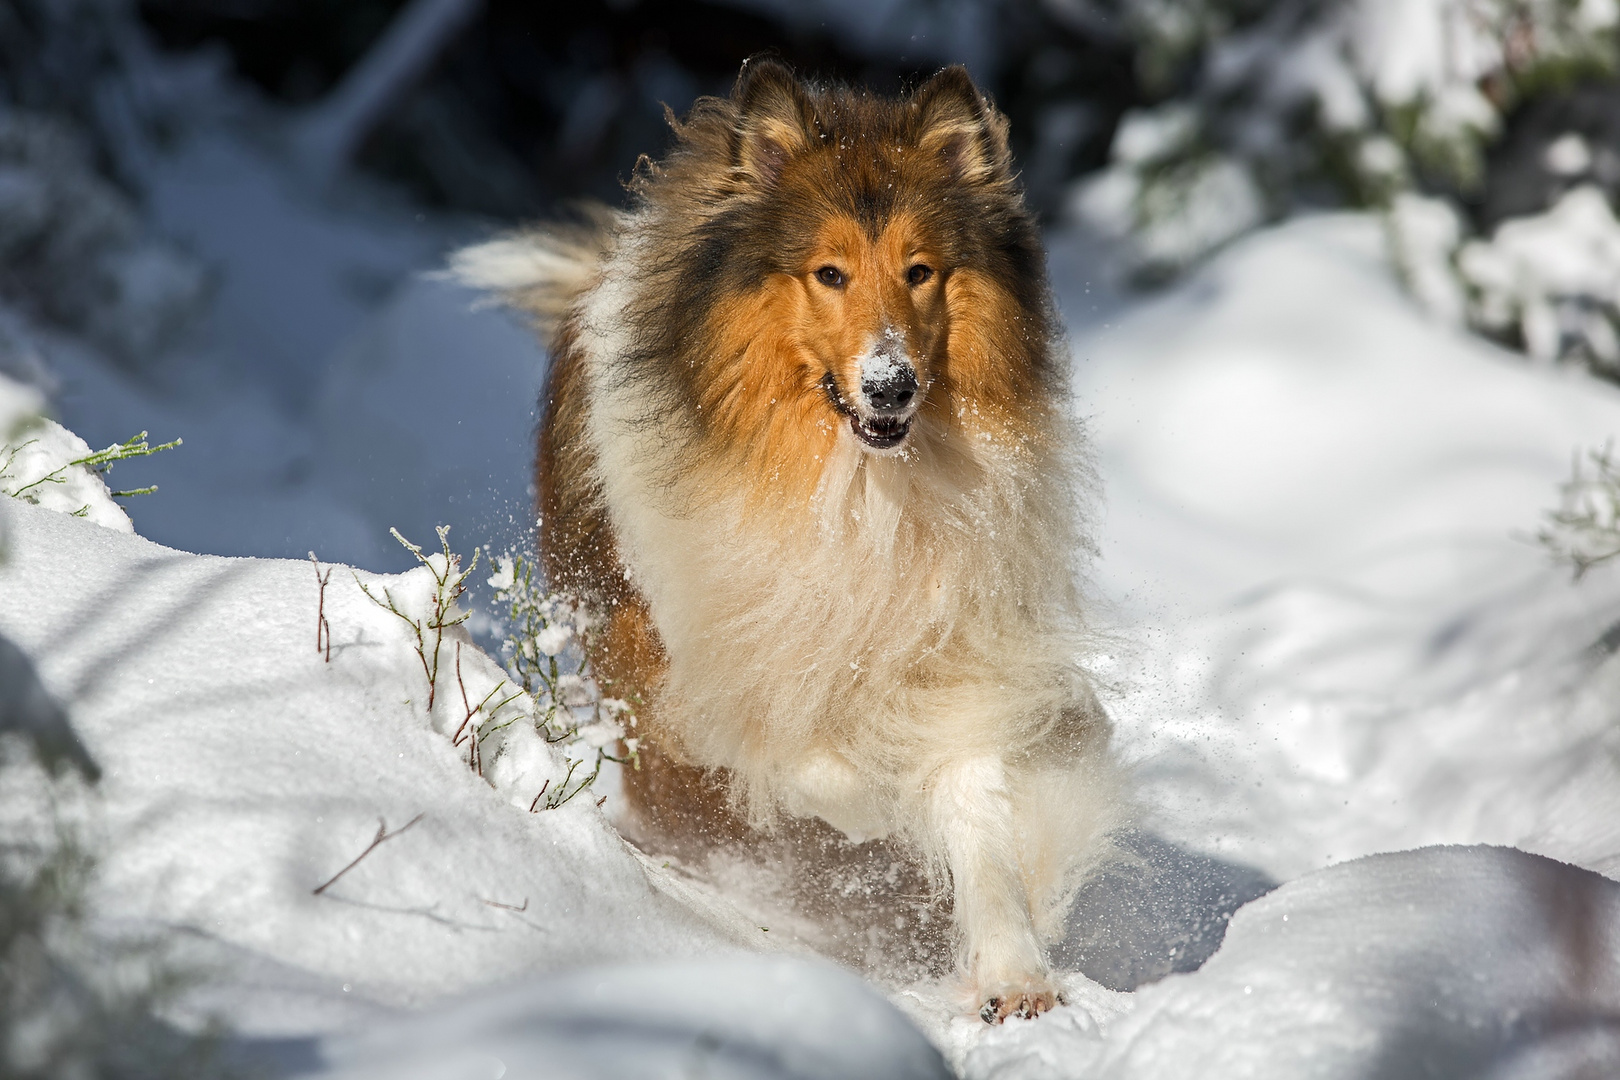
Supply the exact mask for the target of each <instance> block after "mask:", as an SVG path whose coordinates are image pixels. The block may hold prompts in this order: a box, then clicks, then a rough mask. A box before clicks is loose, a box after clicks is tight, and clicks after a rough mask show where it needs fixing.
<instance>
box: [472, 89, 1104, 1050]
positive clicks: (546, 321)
mask: <svg viewBox="0 0 1620 1080" xmlns="http://www.w3.org/2000/svg"><path fill="white" fill-rule="evenodd" d="M671 124H672V127H673V130H674V143H673V146H672V147H671V148H670V150H669V151H668V152H667V153H666V154H665V155H664V156H663V157H662V158H661V159H659V160H658V161H656V162H654V161H651V160H649V159H643V161H642V162H641V163H640V164H639V165H638V167H637V170H636V173H635V176H634V178H633V180H632V182H631V184H630V190H631V205H630V207H629V208H628V209H627V210H626V211H623V212H620V213H616V214H614V213H607V212H599V213H597V214H596V216H595V217H594V218H593V219H592V220H591V221H590V222H587V223H586V224H585V225H584V226H580V227H575V228H571V229H557V230H537V231H530V232H527V233H523V234H519V235H518V236H515V237H513V238H509V239H506V240H500V241H495V242H493V243H491V244H487V245H483V246H482V247H479V248H474V249H470V250H469V251H467V252H464V253H462V254H461V255H459V256H458V257H457V260H456V262H455V267H456V269H457V270H458V271H459V272H460V273H461V275H462V276H463V278H465V279H466V280H469V281H471V282H473V283H475V284H479V285H482V286H484V287H487V288H491V289H494V290H496V291H498V292H501V293H502V294H504V295H505V296H506V297H507V298H508V299H509V300H510V301H511V302H513V303H514V304H516V305H518V306H520V307H523V308H525V309H526V310H528V311H530V312H531V313H532V314H533V315H534V316H535V318H536V320H537V322H538V323H539V324H540V325H541V328H542V331H543V332H544V333H546V334H547V335H549V337H550V343H551V346H552V349H551V351H552V357H553V360H552V368H551V372H550V376H549V380H548V385H547V391H546V402H545V407H546V419H545V423H544V427H543V429H542V432H541V436H540V447H539V455H538V465H537V468H538V486H539V492H540V509H541V544H542V550H543V554H544V558H545V566H546V570H547V574H548V576H549V578H550V581H551V582H552V584H553V585H554V587H557V588H560V589H564V590H566V591H569V592H571V593H574V594H576V595H578V596H580V597H582V598H584V599H586V600H587V601H588V602H590V603H592V604H593V605H595V606H596V607H597V608H598V609H599V610H600V611H601V612H602V614H603V617H604V619H605V628H604V630H603V632H602V633H601V634H600V635H599V636H598V638H597V644H598V650H597V655H596V657H595V659H596V664H597V671H598V672H599V673H600V674H601V675H602V676H603V677H604V678H605V679H607V680H609V681H610V683H611V684H612V687H613V692H614V693H615V694H618V695H619V696H624V697H633V698H634V699H635V700H637V701H638V706H637V719H638V723H639V725H640V726H639V727H638V732H637V734H638V735H639V736H640V737H641V738H642V739H643V740H644V742H643V749H642V768H641V769H640V770H639V771H635V770H631V771H627V773H626V796H627V800H628V802H629V804H630V807H631V810H632V813H633V817H634V819H635V821H636V822H637V823H639V827H640V828H642V829H644V830H649V835H652V834H662V835H663V836H664V837H665V838H667V839H669V840H670V841H671V842H674V843H682V842H686V841H690V840H694V839H702V840H705V841H709V842H712V841H714V840H716V839H721V840H726V841H729V842H736V841H738V840H742V839H745V838H746V837H749V836H752V835H758V834H759V833H758V830H769V829H771V828H773V827H774V826H775V825H776V823H778V822H779V821H781V820H783V819H784V818H785V819H796V818H814V817H819V818H822V819H823V820H825V821H826V822H828V823H830V824H831V825H832V826H833V827H834V828H836V829H837V830H839V831H840V832H841V833H843V834H845V835H847V836H849V837H850V838H852V839H854V840H859V839H861V838H868V837H882V836H887V837H888V838H889V839H888V840H887V841H886V843H889V844H891V845H893V847H894V848H895V850H897V851H901V852H906V853H909V855H910V856H911V857H912V858H914V859H916V860H917V863H918V865H919V866H921V867H922V868H923V869H924V870H926V871H927V873H928V874H929V875H930V877H931V879H932V880H933V881H935V882H936V884H937V885H939V886H940V887H941V888H942V889H947V890H948V891H949V896H950V902H951V903H950V906H951V908H952V925H953V926H954V940H955V955H956V957H957V961H958V963H959V966H960V968H961V970H962V973H963V975H964V977H965V978H966V979H967V980H968V982H969V984H970V985H971V987H972V990H973V993H974V994H975V1007H977V1006H978V1005H981V1004H982V1005H984V1008H985V1010H986V1016H987V1017H989V1018H991V1019H995V1018H999V1017H1000V1016H1005V1015H1009V1014H1013V1013H1024V1014H1032V1013H1037V1012H1040V1011H1041V1010H1042V1009H1044V1008H1046V1007H1049V1006H1050V1005H1051V1003H1052V1001H1053V1000H1054V999H1055V990H1054V989H1053V983H1052V982H1051V976H1050V973H1049V971H1048V969H1047V966H1046V961H1045V958H1044V952H1043V949H1042V947H1041V945H1040V941H1039V939H1040V938H1041V936H1043V935H1045V936H1050V935H1051V934H1052V933H1053V932H1055V930H1057V929H1060V928H1061V923H1062V918H1063V915H1064V912H1065V910H1066V906H1067V900H1068V898H1069V897H1070V896H1072V892H1073V889H1074V887H1075V886H1076V885H1077V883H1078V880H1079V875H1081V874H1082V873H1084V871H1085V869H1086V867H1087V866H1088V865H1089V864H1090V862H1091V861H1092V860H1093V859H1094V858H1095V856H1096V853H1097V852H1098V851H1099V850H1100V846H1101V844H1102V842H1103V837H1104V836H1105V835H1106V833H1107V831H1108V829H1109V828H1110V826H1111V825H1112V823H1113V821H1114V807H1115V805H1116V799H1115V789H1116V779H1115V772H1114V770H1113V767H1112V763H1111V759H1110V758H1109V755H1108V751H1107V742H1108V722H1107V719H1106V716H1105V715H1104V714H1103V712H1102V710H1101V708H1100V706H1098V704H1097V701H1096V697H1095V695H1094V693H1093V692H1092V689H1091V684H1090V680H1089V678H1088V677H1087V675H1086V673H1085V671H1084V669H1083V668H1082V667H1081V666H1080V664H1079V660H1078V657H1079V656H1080V655H1081V654H1082V653H1083V652H1084V651H1085V650H1086V648H1087V647H1088V640H1089V637H1088V633H1089V632H1088V629H1087V625H1086V619H1085V616H1084V597H1083V594H1082V591H1081V586H1080V582H1081V580H1082V570H1083V566H1082V563H1083V560H1084V559H1085V558H1086V557H1087V556H1088V555H1089V552H1090V546H1089V542H1088V541H1087V539H1086V536H1085V533H1084V531H1083V530H1082V528H1081V517H1082V514H1083V512H1084V510H1085V508H1086V506H1087V505H1088V495H1087V491H1088V486H1087V485H1088V483H1089V476H1090V473H1089V469H1088V467H1087V464H1086V460H1085V456H1084V452H1083V441H1082V439H1081V433H1080V431H1079V429H1078V426H1077V425H1076V424H1075V422H1074V420H1073V418H1072V403H1071V402H1070V399H1069V397H1068V391H1067V386H1066V378H1067V374H1066V373H1067V365H1066V362H1065V359H1064V358H1065V353H1064V350H1063V348H1062V343H1061V337H1060V334H1059V330H1058V326H1057V323H1056V319H1055V317H1054V315H1053V311H1052V306H1051V301H1050V293H1049V289H1048V286H1047V282H1046V277H1045V264H1044V256H1043V253H1042V251H1041V247H1040V243H1039V236H1038V232H1037V229H1036V226H1035V223H1034V220H1033V219H1032V217H1031V216H1030V214H1029V213H1028V211H1027V209H1026V208H1025V206H1024V204H1023V199H1022V194H1021V192H1020V190H1019V187H1018V183H1017V180H1016V176H1015V174H1014V171H1013V167H1012V162H1011V157H1010V154H1009V152H1008V148H1007V128H1006V121H1005V119H1004V118H1003V117H1002V116H1001V115H1000V114H999V113H998V112H996V111H995V109H994V108H993V107H992V106H991V105H990V104H989V102H988V101H986V99H985V98H984V97H983V96H982V95H981V94H980V93H979V92H978V90H977V88H976V87H974V85H973V83H972V81H971V79H969V78H968V76H967V74H966V72H965V71H963V70H962V69H960V68H949V69H946V70H945V71H943V72H941V73H940V74H939V75H937V76H935V77H934V78H933V79H931V80H929V81H928V82H926V83H925V84H923V85H922V86H921V87H919V88H918V89H917V90H915V91H914V92H913V93H911V94H910V95H908V96H906V97H903V98H900V99H886V98H880V97H875V96H873V95H870V94H867V93H865V92H863V91H860V90H855V89H850V88H845V87H839V86H824V85H812V84H807V83H804V82H801V81H800V80H798V79H797V78H795V77H794V76H793V75H792V73H791V72H789V71H788V70H787V69H786V68H784V67H782V66H781V65H780V64H776V63H773V62H768V61H767V62H754V63H750V64H749V65H747V66H745V69H744V72H743V74H742V76H741V77H740V78H739V80H738V83H737V86H736V88H735V89H734V90H733V92H732V94H731V95H730V96H729V97H726V98H704V99H700V100H699V101H698V102H696V103H695V104H694V105H693V107H692V109H691V110H690V111H689V112H688V114H687V115H686V116H685V117H684V118H682V119H679V120H676V119H674V118H673V117H671ZM813 831H814V830H812V832H813ZM812 846H813V845H812ZM801 850H808V849H806V848H803V847H802V845H801Z"/></svg>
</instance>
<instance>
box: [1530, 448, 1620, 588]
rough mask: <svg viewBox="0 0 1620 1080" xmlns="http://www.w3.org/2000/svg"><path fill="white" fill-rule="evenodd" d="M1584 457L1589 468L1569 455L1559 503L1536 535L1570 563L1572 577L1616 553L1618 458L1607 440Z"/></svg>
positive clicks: (1619, 552) (1619, 551)
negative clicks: (1571, 461)
mask: <svg viewBox="0 0 1620 1080" xmlns="http://www.w3.org/2000/svg"><path fill="white" fill-rule="evenodd" d="M1587 459H1588V461H1587V464H1588V465H1589V466H1590V471H1588V470H1587V468H1586V467H1584V466H1583V465H1582V463H1581V461H1580V459H1579V458H1577V459H1576V460H1575V468H1574V470H1573V475H1572V476H1571V477H1570V479H1569V480H1568V481H1567V482H1566V483H1565V484H1564V485H1563V489H1562V492H1561V494H1562V498H1561V499H1560V502H1559V507H1558V509H1557V510H1554V511H1551V512H1550V513H1548V515H1547V524H1546V526H1545V527H1544V528H1543V529H1542V530H1541V532H1540V533H1539V534H1538V536H1537V538H1538V539H1539V540H1540V541H1541V543H1542V544H1543V545H1544V546H1545V547H1546V548H1547V550H1548V551H1550V552H1552V555H1553V558H1555V559H1557V560H1558V561H1559V562H1562V563H1568V564H1569V565H1570V566H1571V567H1572V568H1573V569H1574V571H1575V577H1576V578H1580V577H1582V576H1584V575H1585V574H1586V572H1587V571H1588V570H1590V569H1592V567H1594V566H1597V565H1599V564H1601V563H1606V562H1608V561H1610V560H1611V559H1613V558H1615V557H1616V556H1620V462H1617V461H1615V458H1614V447H1613V446H1605V447H1604V448H1603V449H1601V450H1592V451H1589V452H1588V453H1587Z"/></svg>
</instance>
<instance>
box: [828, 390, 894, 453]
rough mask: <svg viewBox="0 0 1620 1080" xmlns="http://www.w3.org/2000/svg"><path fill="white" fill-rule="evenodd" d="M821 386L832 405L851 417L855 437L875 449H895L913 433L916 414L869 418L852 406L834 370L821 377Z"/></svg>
mask: <svg viewBox="0 0 1620 1080" xmlns="http://www.w3.org/2000/svg"><path fill="white" fill-rule="evenodd" d="M821 388H822V389H823V390H824V391H826V393H827V400H828V401H830V402H832V407H833V408H835V409H837V410H838V411H839V412H840V413H843V414H844V415H845V416H847V417H849V429H850V430H851V431H853V432H854V433H855V437H856V438H857V439H859V440H861V442H863V443H865V444H866V445H867V446H870V447H871V448H872V449H874V450H893V449H894V448H895V447H897V446H899V445H900V444H901V443H903V442H905V441H906V436H907V435H910V434H911V421H912V420H913V419H914V416H907V417H905V418H904V419H902V418H901V417H898V416H874V417H872V418H871V419H870V420H867V419H865V418H863V417H862V416H861V414H860V413H858V412H856V411H855V410H854V409H852V408H850V406H849V403H848V402H847V401H845V400H844V395H843V394H841V393H840V392H839V390H838V380H837V379H836V378H834V377H833V373H832V372H830V371H829V372H827V374H825V375H823V376H822V377H821Z"/></svg>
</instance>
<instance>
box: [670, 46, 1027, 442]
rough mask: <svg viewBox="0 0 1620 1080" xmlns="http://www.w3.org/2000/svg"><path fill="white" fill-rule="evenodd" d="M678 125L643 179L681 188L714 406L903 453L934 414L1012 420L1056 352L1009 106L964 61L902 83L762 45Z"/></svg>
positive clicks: (685, 296) (742, 420) (689, 268)
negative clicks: (992, 98) (789, 64)
mask: <svg viewBox="0 0 1620 1080" xmlns="http://www.w3.org/2000/svg"><path fill="white" fill-rule="evenodd" d="M676 131H677V134H678V136H679V137H680V141H679V142H678V144H677V148H676V151H675V152H674V153H673V154H672V155H671V156H670V157H669V158H666V159H665V161H664V162H663V163H661V164H660V165H659V166H656V167H652V169H651V171H650V172H649V174H648V175H647V179H646V181H645V187H644V190H645V191H646V192H647V193H648V195H649V196H650V197H651V196H653V195H654V194H655V193H664V192H668V191H670V190H671V189H672V188H673V189H682V190H686V191H687V192H688V194H687V195H686V196H685V198H686V200H687V201H686V202H685V203H684V211H683V214H682V216H681V217H680V218H677V219H676V220H685V221H688V222H690V223H691V226H690V227H691V234H692V239H691V241H690V243H689V245H688V246H687V247H686V250H685V252H684V255H683V259H684V264H683V271H682V276H683V278H684V280H683V281H682V282H681V283H680V284H679V286H678V288H677V289H676V290H674V291H677V292H679V293H680V295H679V296H678V297H673V298H671V301H670V302H671V303H675V304H682V305H686V309H685V311H684V313H683V314H682V315H681V316H680V317H679V318H678V319H677V321H679V322H682V323H686V324H687V325H691V324H692V323H694V322H697V323H701V327H696V326H695V327H694V330H698V331H699V332H698V333H697V334H696V336H697V337H700V338H701V339H702V340H703V342H704V354H705V355H703V356H702V357H693V359H692V361H691V362H690V363H689V364H688V365H686V366H687V367H690V368H692V369H694V374H693V376H692V377H693V378H694V379H695V380H696V386H695V389H696V391H697V392H696V395H695V396H696V398H697V401H696V405H697V408H698V409H699V410H700V411H701V413H702V416H703V419H704V422H705V423H706V424H709V425H717V426H718V429H719V431H720V433H721V434H722V435H723V436H724V437H725V438H727V439H729V440H732V441H734V442H755V443H757V442H758V441H760V440H770V441H774V442H775V443H776V444H778V445H781V444H782V442H783V440H784V439H785V438H786V437H787V436H789V435H791V434H793V433H795V432H796V433H797V434H798V435H799V437H800V442H801V443H802V442H803V441H804V440H805V439H809V440H810V441H811V442H812V444H813V445H811V446H809V447H805V448H804V449H805V450H806V451H807V452H805V453H803V454H802V455H801V456H802V457H803V459H804V460H812V459H814V460H821V459H822V458H823V457H824V456H825V455H824V454H823V453H821V452H820V451H821V450H824V449H826V447H825V445H819V446H818V445H815V443H816V440H817V439H821V440H823V442H824V441H826V440H831V439H834V438H838V439H852V440H854V442H855V444H856V445H858V446H859V448H860V449H861V450H863V451H866V452H869V453H876V454H895V453H905V452H906V451H907V449H908V447H909V446H910V445H911V444H912V443H914V442H915V437H914V431H915V428H916V426H917V423H918V421H919V419H920V418H921V417H924V416H930V415H931V416H933V417H934V418H936V419H937V420H939V422H940V424H941V425H942V426H944V427H947V428H948V427H958V428H960V427H964V426H965V427H969V428H972V427H979V428H986V427H997V426H998V425H999V426H1001V427H1005V426H1007V425H1009V424H1010V425H1012V426H1014V427H1016V426H1017V425H1018V422H1017V414H1018V412H1019V410H1020V409H1022V408H1025V407H1026V406H1028V404H1029V403H1030V400H1031V399H1032V398H1034V397H1036V396H1038V395H1039V394H1040V393H1041V390H1042V388H1043V386H1044V385H1045V381H1044V375H1045V372H1044V370H1043V369H1044V368H1045V367H1047V366H1049V357H1048V346H1049V344H1050V340H1051V333H1052V331H1051V320H1050V313H1049V307H1048V304H1047V291H1046V281H1045V271H1044V258H1043V256H1042V253H1041V249H1040V245H1039V239H1038V235H1037V232H1036V229H1035V226H1034V223H1033V220H1032V218H1031V217H1030V215H1029V214H1028V212H1027V211H1026V209H1025V207H1024V204H1023V198H1022V194H1021V192H1020V190H1019V188H1018V184H1017V181H1016V178H1015V176H1014V174H1013V171H1012V164H1011V155H1010V153H1009V151H1008V147H1007V124H1006V121H1005V119H1004V118H1003V117H1002V116H1001V115H1000V114H999V113H998V112H996V111H995V109H994V108H993V107H992V106H991V105H990V104H989V102H987V101H986V100H985V98H984V97H983V95H981V94H980V93H979V91H978V89H977V88H976V87H975V86H974V84H973V82H972V80H971V79H970V78H969V77H968V75H967V72H966V71H965V70H964V69H963V68H960V67H953V68H947V69H945V70H944V71H942V72H940V73H939V74H938V75H936V76H934V77H933V78H932V79H930V80H928V81H927V82H926V83H924V84H923V85H921V86H920V87H918V88H917V89H916V90H914V91H913V92H912V93H910V94H909V95H907V96H905V97H903V98H900V99H897V100H896V99H886V98H881V97H877V96H874V95H871V94H868V93H865V92H862V91H856V90H850V89H847V88H842V87H825V86H815V85H811V84H808V83H805V82H802V81H801V80H799V79H797V78H796V77H795V76H794V75H793V74H792V73H791V72H790V71H789V70H788V69H787V68H785V67H784V66H782V65H781V64H779V63H776V62H773V61H768V60H767V61H753V62H750V63H749V64H748V65H747V66H745V68H744V71H743V74H742V76H741V77H740V78H739V79H738V82H737V85H736V88H735V89H734V90H733V92H732V94H731V96H730V98H729V99H722V100H714V99H710V100H709V101H707V102H700V103H699V105H698V106H697V107H696V108H694V111H693V113H692V115H691V116H689V117H688V118H687V120H686V121H685V122H684V123H681V124H678V125H677V127H676ZM721 155H724V158H723V160H717V159H719V158H721ZM655 201H656V200H655Z"/></svg>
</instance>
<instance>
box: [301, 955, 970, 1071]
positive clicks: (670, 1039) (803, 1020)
mask: <svg viewBox="0 0 1620 1080" xmlns="http://www.w3.org/2000/svg"><path fill="white" fill-rule="evenodd" d="M329 1052H330V1054H331V1055H332V1057H333V1058H334V1059H335V1061H336V1063H337V1067H336V1068H335V1069H334V1070H333V1071H331V1072H330V1073H326V1074H323V1076H324V1080H385V1078H386V1080H459V1078H461V1077H466V1078H468V1080H472V1078H474V1077H476V1078H479V1080H482V1078H485V1077H500V1076H503V1075H504V1076H513V1077H528V1076H533V1077H541V1076H554V1077H564V1076H566V1077H570V1078H578V1080H587V1078H602V1080H607V1078H613V1080H625V1078H631V1077H662V1076H703V1077H710V1078H713V1080H847V1078H849V1077H860V1076H873V1077H878V1076H881V1077H885V1078H888V1080H913V1078H915V1080H923V1078H940V1080H943V1078H947V1077H949V1076H950V1075H951V1074H950V1072H949V1071H948V1070H947V1069H946V1067H945V1062H944V1060H943V1059H942V1058H941V1057H940V1055H939V1051H937V1050H935V1049H934V1048H933V1046H931V1045H930V1044H929V1043H928V1041H927V1040H926V1039H924V1038H923V1036H922V1033H921V1032H919V1031H918V1030H917V1029H916V1028H915V1027H913V1026H912V1025H911V1024H910V1023H909V1022H907V1021H906V1019H905V1017H903V1016H902V1015H901V1014H900V1013H899V1012H898V1011H897V1010H896V1009H895V1008H894V1006H892V1005H890V1004H889V1003H888V1002H887V1001H884V1000H883V998H882V997H881V996H879V995H878V994H877V992H876V991H874V990H873V989H872V988H871V987H869V986H867V985H866V984H865V983H863V982H862V981H861V980H860V979H858V978H856V977H855V976H853V975H850V974H848V973H847V972H843V971H840V970H839V969H837V968H835V967H832V966H831V965H829V964H825V963H813V962H810V961H805V960H791V959H786V958H769V959H767V958H758V959H747V958H740V957H739V958H735V959H729V960H706V961H688V962H685V963H677V964H659V965H649V964H638V965H624V966H615V967H604V968H594V969H590V970H586V971H579V972H575V973H572V974H568V975H563V976H560V977H557V978H553V979H549V980H547V981H545V982H543V983H529V984H525V985H522V986H519V987H514V988H511V989H508V990H504V991H501V992H497V993H492V994H483V995H480V996H479V997H477V998H473V999H469V1000H467V1001H464V1002H462V1003H461V1004H459V1005H457V1006H455V1007H454V1008H453V1009H449V1010H446V1011H444V1012H443V1013H440V1014H439V1015H435V1016H432V1017H430V1018H427V1019H425V1020H424V1019H414V1020H412V1021H411V1022H410V1023H409V1024H400V1025H392V1026H387V1027H383V1028H379V1029H378V1030H376V1031H374V1032H372V1033H370V1034H368V1035H367V1036H365V1037H363V1038H361V1039H357V1040H353V1041H351V1042H347V1043H335V1044H333V1045H331V1046H330V1047H329Z"/></svg>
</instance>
